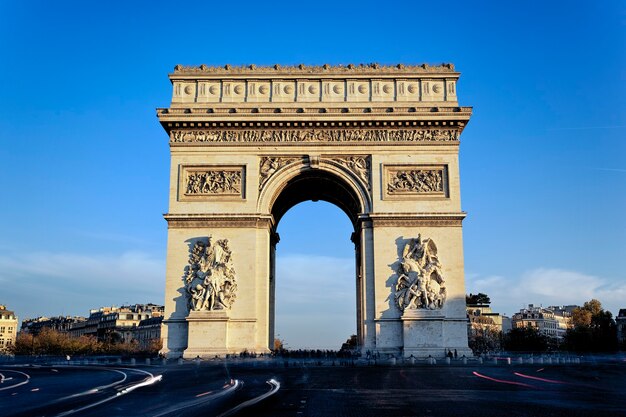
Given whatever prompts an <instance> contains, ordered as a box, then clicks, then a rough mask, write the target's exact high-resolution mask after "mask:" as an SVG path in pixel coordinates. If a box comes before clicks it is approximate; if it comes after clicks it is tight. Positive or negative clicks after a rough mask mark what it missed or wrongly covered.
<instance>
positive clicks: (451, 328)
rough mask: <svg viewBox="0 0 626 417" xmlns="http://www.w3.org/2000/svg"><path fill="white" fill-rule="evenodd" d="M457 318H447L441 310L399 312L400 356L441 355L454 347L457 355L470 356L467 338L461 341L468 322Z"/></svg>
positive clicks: (438, 356) (452, 350)
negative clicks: (401, 351)
mask: <svg viewBox="0 0 626 417" xmlns="http://www.w3.org/2000/svg"><path fill="white" fill-rule="evenodd" d="M456 322H459V320H449V319H446V317H445V315H444V314H443V313H442V312H441V310H406V311H405V312H404V314H403V315H402V335H403V341H404V349H403V356H404V357H405V358H408V357H411V356H413V357H416V358H426V357H429V356H431V357H433V358H444V357H445V356H446V355H447V354H448V352H452V354H454V353H455V351H456V355H457V357H462V356H473V354H472V351H471V350H470V349H469V348H468V347H467V342H465V343H463V342H462V341H463V340H465V341H466V340H467V325H465V326H459V325H458V324H459V323H456ZM462 323H463V322H462V321H461V324H462ZM459 332H460V334H456V333H459ZM463 332H465V333H464V334H463ZM463 336H465V339H464V338H463Z"/></svg>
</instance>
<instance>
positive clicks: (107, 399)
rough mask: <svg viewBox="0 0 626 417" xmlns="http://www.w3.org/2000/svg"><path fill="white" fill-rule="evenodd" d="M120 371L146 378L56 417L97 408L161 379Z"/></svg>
mask: <svg viewBox="0 0 626 417" xmlns="http://www.w3.org/2000/svg"><path fill="white" fill-rule="evenodd" d="M120 369H126V370H130V371H136V372H139V373H144V374H148V377H147V378H146V379H144V380H143V381H141V382H140V383H138V384H134V385H131V386H130V387H128V388H126V389H124V390H122V391H120V392H117V393H115V395H112V396H110V397H106V398H104V399H102V400H100V401H96V402H95V403H91V404H88V405H86V406H84V407H80V408H76V409H73V410H68V411H64V412H62V413H60V414H57V415H56V417H63V416H69V415H71V414H74V413H79V412H81V411H85V410H87V409H89V408H92V407H95V406H98V405H100V404H104V403H106V402H109V401H111V400H114V399H116V398H119V397H121V396H122V395H125V394H128V393H129V392H131V391H134V390H135V389H137V388H139V387H144V386H146V385H151V384H154V383H157V382H159V381H160V380H161V379H162V378H163V376H162V375H157V376H154V375H152V374H151V373H150V372H147V371H143V370H141V369H129V368H120Z"/></svg>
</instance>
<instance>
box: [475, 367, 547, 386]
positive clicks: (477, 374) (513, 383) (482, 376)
mask: <svg viewBox="0 0 626 417" xmlns="http://www.w3.org/2000/svg"><path fill="white" fill-rule="evenodd" d="M472 374H474V375H476V376H477V377H479V378H484V379H487V380H489V381H493V382H498V383H500V384H509V385H519V386H521V387H526V388H535V387H533V386H532V385H528V384H524V383H523V382H516V381H508V380H505V379H496V378H492V377H490V376H487V375H482V374H479V373H478V372H476V371H474V372H472Z"/></svg>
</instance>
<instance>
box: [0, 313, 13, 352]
mask: <svg viewBox="0 0 626 417" xmlns="http://www.w3.org/2000/svg"><path fill="white" fill-rule="evenodd" d="M16 335H17V316H16V315H15V313H14V312H12V311H10V310H7V308H6V306H4V305H0V354H3V353H5V352H7V349H8V348H9V347H10V346H11V345H14V344H15V338H16Z"/></svg>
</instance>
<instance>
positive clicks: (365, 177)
mask: <svg viewBox="0 0 626 417" xmlns="http://www.w3.org/2000/svg"><path fill="white" fill-rule="evenodd" d="M329 159H330V160H331V161H334V162H336V163H338V164H340V165H343V166H344V167H346V168H348V169H349V170H350V171H352V173H354V175H356V177H357V178H359V179H360V180H361V181H362V182H363V184H364V185H365V187H366V188H367V190H368V191H369V190H371V183H370V171H371V163H370V157H369V156H366V155H354V156H331V157H329Z"/></svg>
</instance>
